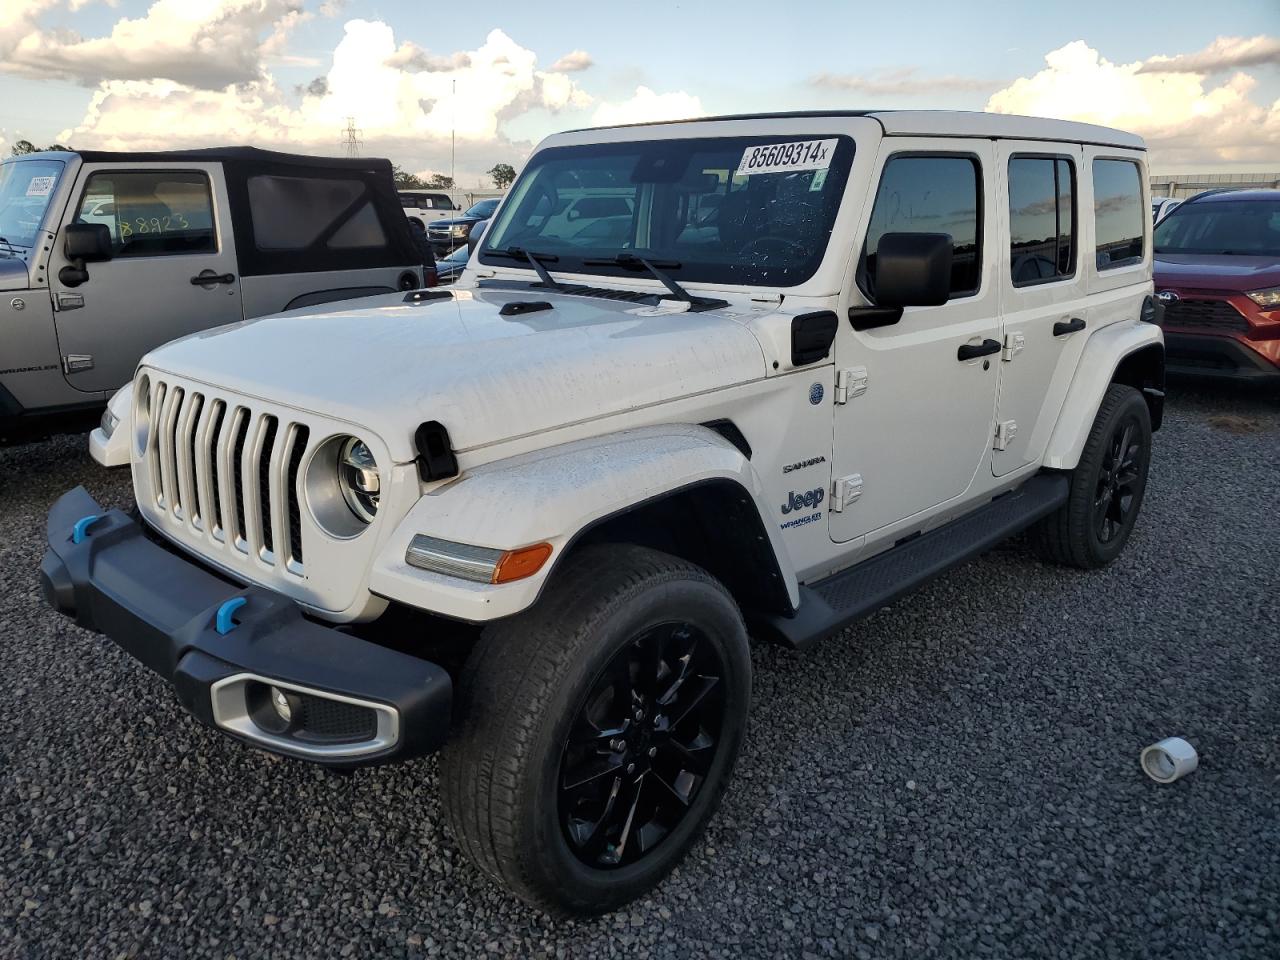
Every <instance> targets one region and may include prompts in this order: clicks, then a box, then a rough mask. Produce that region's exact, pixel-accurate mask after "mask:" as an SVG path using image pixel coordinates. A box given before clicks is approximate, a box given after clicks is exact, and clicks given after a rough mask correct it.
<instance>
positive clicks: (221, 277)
mask: <svg viewBox="0 0 1280 960" xmlns="http://www.w3.org/2000/svg"><path fill="white" fill-rule="evenodd" d="M235 282H236V275H235V274H234V273H202V274H200V275H199V276H197V277H192V278H191V285H192V286H193V287H203V286H204V285H205V284H209V283H235Z"/></svg>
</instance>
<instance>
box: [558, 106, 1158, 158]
mask: <svg viewBox="0 0 1280 960" xmlns="http://www.w3.org/2000/svg"><path fill="white" fill-rule="evenodd" d="M822 117H869V118H871V119H873V120H875V121H876V122H877V123H879V124H880V128H881V129H882V130H883V131H884V133H885V135H886V136H891V137H903V136H919V137H983V138H987V139H994V138H1002V139H1010V140H1058V141H1066V142H1074V143H1090V144H1099V145H1102V146H1112V147H1123V148H1125V149H1128V150H1145V149H1146V143H1145V142H1144V141H1143V139H1142V138H1141V137H1139V136H1137V135H1136V134H1132V133H1126V132H1125V131H1123V130H1115V129H1113V128H1111V127H1101V126H1098V125H1096V124H1092V123H1078V122H1076V121H1074V120H1049V119H1047V118H1045V117H1023V116H1018V115H1016V114H1011V113H985V112H980V111H973V110H797V111H791V112H783V113H741V114H728V115H725V116H718V117H692V118H690V119H688V120H667V121H660V122H657V123H630V124H618V125H616V126H615V127H593V128H586V129H597V130H607V129H616V127H617V126H622V127H648V126H664V125H668V124H682V123H722V122H731V121H742V120H794V119H816V118H822ZM569 132H572V133H578V132H582V131H577V130H575V131H569Z"/></svg>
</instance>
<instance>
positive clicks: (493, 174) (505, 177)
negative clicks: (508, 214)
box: [391, 163, 516, 190]
mask: <svg viewBox="0 0 1280 960" xmlns="http://www.w3.org/2000/svg"><path fill="white" fill-rule="evenodd" d="M485 172H486V174H487V176H488V177H489V179H490V180H492V181H493V185H494V186H495V187H497V188H498V189H499V190H505V189H507V187H509V186H511V184H512V182H513V181H514V180H515V178H516V169H515V167H513V166H511V164H509V163H495V164H494V165H493V166H492V167H490V168H489V169H488V170H487V171H485ZM391 175H392V177H393V178H394V179H395V182H396V186H397V187H398V188H400V189H401V190H452V189H453V188H454V186H455V184H454V182H453V177H446V176H445V175H444V174H443V173H433V174H431V176H429V177H427V178H425V179H424V178H422V177H420V176H418V175H417V174H416V173H410V172H409V171H408V170H405V169H404V168H402V167H401V166H400V165H399V164H398V163H393V164H392V165H391Z"/></svg>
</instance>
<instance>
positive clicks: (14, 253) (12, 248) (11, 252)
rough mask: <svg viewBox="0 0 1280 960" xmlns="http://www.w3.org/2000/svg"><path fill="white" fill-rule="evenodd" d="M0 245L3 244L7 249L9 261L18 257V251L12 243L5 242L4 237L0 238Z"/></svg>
mask: <svg viewBox="0 0 1280 960" xmlns="http://www.w3.org/2000/svg"><path fill="white" fill-rule="evenodd" d="M0 243H3V244H4V245H5V246H6V247H8V248H9V257H10V258H11V259H12V258H13V257H16V256H17V255H18V249H17V248H16V247H15V246H14V245H13V244H12V243H10V242H9V241H8V240H6V239H5V238H4V237H0Z"/></svg>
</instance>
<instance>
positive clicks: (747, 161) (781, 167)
mask: <svg viewBox="0 0 1280 960" xmlns="http://www.w3.org/2000/svg"><path fill="white" fill-rule="evenodd" d="M835 152H836V140H835V138H834V137H833V138H832V139H830V140H799V141H795V142H793V143H766V144H762V145H761V146H758V147H747V149H746V150H744V151H742V160H741V162H739V164H738V170H737V175H738V176H740V177H749V176H752V175H753V174H757V173H794V172H797V171H801V170H825V169H827V167H829V166H831V158H832V157H833V156H834V155H835Z"/></svg>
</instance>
